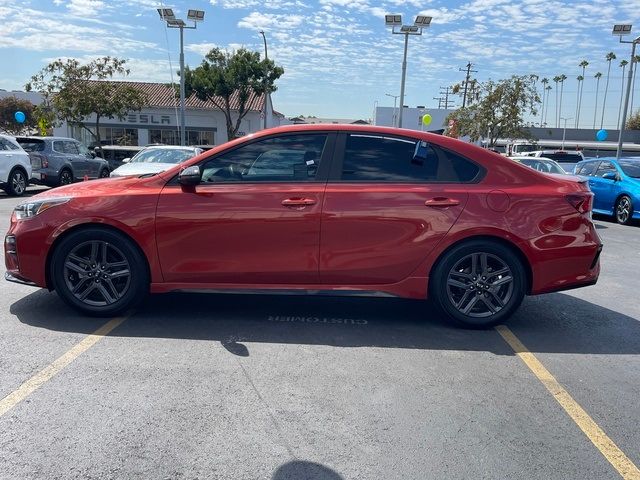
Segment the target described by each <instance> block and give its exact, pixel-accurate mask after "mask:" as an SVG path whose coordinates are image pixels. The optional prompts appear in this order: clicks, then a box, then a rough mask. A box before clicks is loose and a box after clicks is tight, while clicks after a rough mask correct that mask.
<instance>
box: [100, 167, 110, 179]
mask: <svg viewBox="0 0 640 480" xmlns="http://www.w3.org/2000/svg"><path fill="white" fill-rule="evenodd" d="M109 175H110V173H109V169H107V168H103V169H102V170H100V175H99V177H100V178H109Z"/></svg>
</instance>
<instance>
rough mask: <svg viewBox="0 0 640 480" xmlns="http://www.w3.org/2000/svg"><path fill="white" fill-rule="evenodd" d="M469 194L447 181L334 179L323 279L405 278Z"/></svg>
mask: <svg viewBox="0 0 640 480" xmlns="http://www.w3.org/2000/svg"><path fill="white" fill-rule="evenodd" d="M467 198H468V194H467V193H466V192H465V191H463V190H460V189H447V188H444V187H443V186H425V185H406V184H402V185H384V186H380V185H378V186H372V185H368V186H367V185H361V184H329V185H328V186H327V190H326V192H325V199H324V208H323V215H322V234H321V238H320V252H321V256H320V272H321V273H320V281H321V282H322V283H330V284H350V283H351V284H354V283H357V284H385V283H395V282H399V281H401V280H403V279H405V278H406V277H408V276H409V275H411V274H412V273H413V271H414V270H415V269H416V268H417V267H418V265H419V264H420V263H421V262H422V261H424V259H425V257H426V256H427V255H428V254H429V252H431V250H432V249H433V248H434V247H435V246H436V245H437V244H438V242H439V241H440V240H441V239H442V238H443V237H444V236H445V235H446V233H447V232H448V231H449V229H450V228H451V227H452V226H453V224H454V223H455V221H456V220H457V218H458V217H459V216H460V213H462V211H463V210H464V206H465V204H466V201H467ZM427 202H430V203H431V205H427V204H426V203H427Z"/></svg>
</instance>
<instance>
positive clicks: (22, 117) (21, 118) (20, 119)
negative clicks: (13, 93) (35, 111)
mask: <svg viewBox="0 0 640 480" xmlns="http://www.w3.org/2000/svg"><path fill="white" fill-rule="evenodd" d="M14 117H15V119H16V122H18V123H24V121H25V120H26V119H27V116H26V115H25V114H24V112H16V113H15V115H14Z"/></svg>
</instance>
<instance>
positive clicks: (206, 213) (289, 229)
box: [156, 183, 325, 284]
mask: <svg viewBox="0 0 640 480" xmlns="http://www.w3.org/2000/svg"><path fill="white" fill-rule="evenodd" d="M324 188H325V184H324V183H297V184H295V183H292V184H286V183H281V184H240V183H234V184H215V185H207V184H203V185H199V186H197V187H196V188H195V191H192V192H187V191H183V190H182V188H181V187H179V186H167V187H165V188H164V190H163V191H162V193H161V195H160V199H159V203H158V210H157V217H156V232H157V233H156V235H157V241H158V253H159V256H160V262H161V265H162V271H163V275H164V280H165V281H166V282H186V283H242V284H277V283H317V282H318V248H319V246H318V242H319V235H320V214H321V208H322V201H323V193H324ZM296 200H299V202H298V204H294V205H286V204H285V205H283V202H285V203H286V201H290V202H295V201H296ZM305 200H306V201H305Z"/></svg>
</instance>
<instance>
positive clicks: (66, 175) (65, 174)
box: [58, 168, 73, 186]
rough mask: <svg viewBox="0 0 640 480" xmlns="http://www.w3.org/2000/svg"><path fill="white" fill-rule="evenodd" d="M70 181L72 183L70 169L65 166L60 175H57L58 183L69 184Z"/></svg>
mask: <svg viewBox="0 0 640 480" xmlns="http://www.w3.org/2000/svg"><path fill="white" fill-rule="evenodd" d="M70 183H73V174H72V173H71V170H69V169H68V168H65V169H64V170H62V171H61V172H60V176H59V177H58V184H59V185H61V186H62V185H69V184H70Z"/></svg>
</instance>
